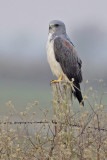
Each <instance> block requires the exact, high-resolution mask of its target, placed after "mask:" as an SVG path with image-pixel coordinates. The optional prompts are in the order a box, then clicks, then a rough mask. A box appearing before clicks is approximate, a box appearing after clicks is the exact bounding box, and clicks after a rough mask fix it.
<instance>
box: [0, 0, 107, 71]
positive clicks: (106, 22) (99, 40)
mask: <svg viewBox="0 0 107 160" xmlns="http://www.w3.org/2000/svg"><path fill="white" fill-rule="evenodd" d="M53 19H60V20H62V21H64V23H65V24H66V27H67V32H68V34H69V35H70V38H71V40H72V41H73V42H74V45H75V46H76V47H77V51H78V54H79V56H80V57H82V60H83V61H85V63H87V60H86V57H88V59H89V57H90V61H91V63H93V65H95V64H98V63H100V67H99V68H101V66H103V69H105V64H107V63H106V59H107V53H106V50H107V45H106V44H107V0H52V1H51V0H0V56H1V58H0V59H1V61H2V62H3V60H2V59H3V57H4V58H7V59H10V60H11V59H13V58H16V60H17V61H20V63H24V62H27V60H28V61H35V62H36V63H37V62H38V63H39V58H40V59H41V57H45V58H46V41H47V36H48V24H49V22H50V21H51V20H53ZM90 26H92V27H95V29H93V28H92V31H91V30H90V29H89V30H88V27H89V28H90ZM85 29H86V31H85ZM94 30H95V31H94ZM87 32H89V33H88V34H87ZM80 33H81V34H80ZM85 34H86V36H85ZM84 36H85V38H86V40H85V38H84ZM90 36H91V37H90ZM87 37H89V39H87ZM94 37H96V38H95V39H94ZM92 40H93V41H92ZM82 41H83V43H82ZM85 41H86V42H87V44H89V46H88V45H87V44H86V43H85ZM89 42H91V45H90V43H89ZM92 44H93V46H92ZM95 44H96V46H95ZM79 46H80V48H81V49H80V48H79ZM86 46H88V48H87V47H86ZM83 52H84V53H83ZM92 52H94V53H92ZM89 53H90V55H91V56H90V55H89ZM92 61H93V62H92ZM94 61H95V62H94ZM96 61H97V62H96ZM4 63H5V61H4V62H3V64H4ZM15 63H16V62H15ZM18 63H19V62H18ZM89 63H90V62H89ZM4 65H5V64H4ZM6 65H7V62H6ZM83 66H84V65H83ZM106 66H107V65H106ZM103 71H104V70H103ZM104 72H105V71H104Z"/></svg>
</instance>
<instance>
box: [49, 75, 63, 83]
mask: <svg viewBox="0 0 107 160" xmlns="http://www.w3.org/2000/svg"><path fill="white" fill-rule="evenodd" d="M61 80H62V76H60V77H59V78H58V80H52V81H51V83H50V84H52V83H59V82H60V81H61Z"/></svg>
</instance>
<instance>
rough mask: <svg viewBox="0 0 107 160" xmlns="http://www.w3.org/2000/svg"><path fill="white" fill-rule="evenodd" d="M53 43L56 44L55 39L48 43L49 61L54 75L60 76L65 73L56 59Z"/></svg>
mask: <svg viewBox="0 0 107 160" xmlns="http://www.w3.org/2000/svg"><path fill="white" fill-rule="evenodd" d="M53 45H54V42H53V41H48V43H47V58H48V62H49V64H50V68H51V70H52V73H53V74H54V75H56V76H57V77H59V76H61V75H63V71H62V68H61V66H60V64H59V63H58V62H57V61H56V59H55V54H54V46H53Z"/></svg>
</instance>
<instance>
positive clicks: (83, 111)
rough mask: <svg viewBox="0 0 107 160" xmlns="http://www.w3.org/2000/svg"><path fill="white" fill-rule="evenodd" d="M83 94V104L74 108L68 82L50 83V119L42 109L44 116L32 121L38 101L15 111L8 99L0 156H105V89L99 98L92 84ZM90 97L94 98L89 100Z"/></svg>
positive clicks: (67, 159) (62, 159)
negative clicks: (51, 88)
mask: <svg viewBox="0 0 107 160" xmlns="http://www.w3.org/2000/svg"><path fill="white" fill-rule="evenodd" d="M86 83H88V82H86ZM84 94H85V95H84V100H85V104H86V105H85V106H84V107H82V106H78V111H76V112H74V111H73V109H72V103H71V101H70V99H71V97H70V96H68V95H70V89H69V84H66V83H65V82H64V83H60V84H53V106H54V115H53V117H52V119H51V120H50V121H49V120H47V118H46V117H47V114H48V110H46V111H41V112H42V114H43V115H44V120H42V121H39V122H38V121H34V120H35V119H36V120H37V118H36V117H37V114H38V113H36V112H31V108H32V107H35V106H37V105H38V103H37V102H34V103H33V104H32V105H29V106H27V108H26V110H25V111H24V112H20V113H17V111H16V110H15V108H14V105H13V104H12V102H11V101H9V102H8V103H7V105H8V106H9V108H10V115H9V116H8V117H5V118H4V119H3V120H2V121H1V124H0V159H1V160H29V159H31V160H106V158H107V128H106V124H107V113H106V110H105V107H106V106H107V105H106V104H103V96H104V95H105V94H106V93H105V92H104V91H103V92H102V94H101V98H100V99H98V101H97V98H96V94H95V92H94V91H93V89H92V88H89V89H88V90H87V91H86V92H84ZM89 97H91V98H93V100H91V102H90V100H89V99H90V98H89ZM98 102H99V103H98ZM87 106H88V109H87ZM89 108H90V109H89ZM17 119H18V121H19V120H20V121H21V122H18V121H17ZM10 121H11V122H13V123H10ZM14 121H16V122H14ZM8 122H9V123H8Z"/></svg>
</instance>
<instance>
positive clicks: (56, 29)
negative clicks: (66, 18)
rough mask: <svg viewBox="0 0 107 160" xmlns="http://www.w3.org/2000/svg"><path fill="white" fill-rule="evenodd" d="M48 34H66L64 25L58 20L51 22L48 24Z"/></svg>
mask: <svg viewBox="0 0 107 160" xmlns="http://www.w3.org/2000/svg"><path fill="white" fill-rule="evenodd" d="M49 33H51V34H53V33H54V34H56V35H61V34H64V33H66V28H65V24H64V23H63V22H62V21H59V20H53V21H51V22H50V23H49Z"/></svg>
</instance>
